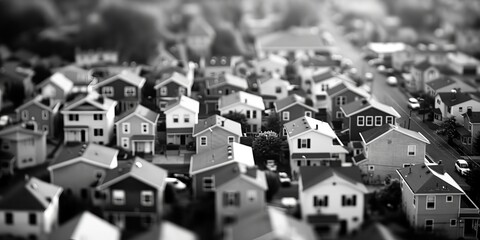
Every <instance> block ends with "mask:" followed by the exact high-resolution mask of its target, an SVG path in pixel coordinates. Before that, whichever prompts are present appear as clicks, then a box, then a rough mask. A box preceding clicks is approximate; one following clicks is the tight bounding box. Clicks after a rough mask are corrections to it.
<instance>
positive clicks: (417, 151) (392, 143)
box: [353, 124, 430, 184]
mask: <svg viewBox="0 0 480 240" xmlns="http://www.w3.org/2000/svg"><path fill="white" fill-rule="evenodd" d="M360 137H361V138H362V141H363V146H364V149H365V151H364V153H363V154H360V155H358V156H355V157H354V158H353V161H354V164H355V165H357V166H358V167H359V168H360V169H361V170H362V173H363V174H364V176H365V178H364V181H365V182H368V183H370V184H381V183H383V182H384V181H389V180H390V179H392V178H396V177H397V176H396V172H395V170H396V169H398V168H402V167H405V166H410V165H415V164H421V163H423V162H424V161H425V153H426V146H427V144H430V141H428V139H427V138H426V137H425V136H423V135H422V134H421V133H420V132H415V131H412V130H409V129H406V128H402V127H399V126H396V125H392V124H384V125H383V126H380V127H376V128H372V129H370V130H367V131H365V132H361V133H360Z"/></svg>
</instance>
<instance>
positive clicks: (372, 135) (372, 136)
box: [360, 124, 430, 144]
mask: <svg viewBox="0 0 480 240" xmlns="http://www.w3.org/2000/svg"><path fill="white" fill-rule="evenodd" d="M391 131H396V132H399V133H401V134H403V135H406V136H409V137H412V138H415V139H417V140H419V141H421V142H424V143H426V144H430V141H428V139H427V138H426V137H425V136H423V135H422V134H421V133H420V132H415V131H412V130H409V129H406V128H402V127H399V126H396V125H392V124H383V125H382V126H380V127H374V128H372V129H369V130H367V131H364V132H361V133H360V137H361V138H362V139H363V141H364V142H365V143H366V144H369V143H371V142H373V141H375V140H377V139H378V138H380V137H382V136H383V135H385V134H387V133H389V132H391Z"/></svg>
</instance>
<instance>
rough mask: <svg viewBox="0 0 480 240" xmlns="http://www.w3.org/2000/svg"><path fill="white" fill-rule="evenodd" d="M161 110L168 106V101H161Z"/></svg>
mask: <svg viewBox="0 0 480 240" xmlns="http://www.w3.org/2000/svg"><path fill="white" fill-rule="evenodd" d="M159 105H160V110H162V111H163V110H165V108H166V107H167V103H166V102H160V104H159Z"/></svg>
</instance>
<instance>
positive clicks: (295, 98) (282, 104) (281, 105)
mask: <svg viewBox="0 0 480 240" xmlns="http://www.w3.org/2000/svg"><path fill="white" fill-rule="evenodd" d="M295 104H299V105H301V106H303V107H305V108H308V109H310V110H312V111H314V112H318V109H316V108H314V107H313V106H309V105H307V103H306V98H305V97H302V96H300V95H297V94H290V95H289V96H287V97H285V98H282V99H279V100H277V101H275V103H274V106H275V111H276V112H277V113H278V112H280V111H283V110H285V109H286V108H289V107H291V106H293V105H295Z"/></svg>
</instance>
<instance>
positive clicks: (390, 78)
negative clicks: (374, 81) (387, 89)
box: [387, 76, 398, 86]
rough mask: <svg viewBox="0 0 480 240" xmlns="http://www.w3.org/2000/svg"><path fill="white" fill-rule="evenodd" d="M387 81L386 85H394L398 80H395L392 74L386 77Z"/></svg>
mask: <svg viewBox="0 0 480 240" xmlns="http://www.w3.org/2000/svg"><path fill="white" fill-rule="evenodd" d="M387 83H388V85H390V86H396V85H397V83H398V81H397V78H396V77H394V76H390V77H387Z"/></svg>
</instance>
